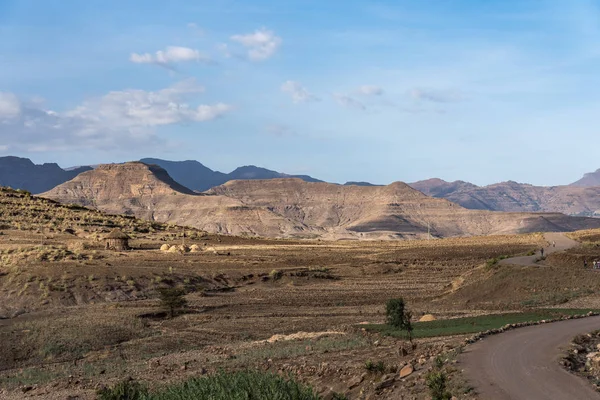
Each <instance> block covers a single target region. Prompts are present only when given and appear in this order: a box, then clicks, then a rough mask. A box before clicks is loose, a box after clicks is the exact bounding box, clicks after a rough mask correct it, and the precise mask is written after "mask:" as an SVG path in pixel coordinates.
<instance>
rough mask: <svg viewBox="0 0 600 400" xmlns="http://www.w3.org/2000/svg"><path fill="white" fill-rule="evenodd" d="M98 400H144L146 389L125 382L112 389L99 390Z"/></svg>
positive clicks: (146, 395) (129, 381)
mask: <svg viewBox="0 0 600 400" xmlns="http://www.w3.org/2000/svg"><path fill="white" fill-rule="evenodd" d="M97 394H98V400H146V399H148V389H146V387H145V386H143V385H141V384H139V383H137V382H135V381H132V380H125V381H122V382H119V383H117V384H116V385H115V386H113V387H112V388H110V389H109V388H105V389H100V390H99V391H98V393H97Z"/></svg>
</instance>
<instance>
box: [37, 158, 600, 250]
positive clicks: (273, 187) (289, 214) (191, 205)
mask: <svg viewBox="0 0 600 400" xmlns="http://www.w3.org/2000/svg"><path fill="white" fill-rule="evenodd" d="M43 196H44V197H47V198H50V199H54V200H58V201H60V202H62V203H76V204H81V205H84V206H89V207H94V208H97V209H99V210H102V211H105V212H108V213H114V214H129V215H135V216H136V217H139V218H143V219H148V220H152V221H161V222H168V223H173V224H178V225H189V226H194V227H196V228H199V229H202V230H205V231H208V232H213V233H225V234H238V235H240V234H245V235H251V236H261V237H295V238H317V237H320V238H323V239H393V238H424V237H426V236H427V232H428V229H430V231H431V233H432V234H433V235H434V236H438V237H450V236H471V235H489V234H510V233H526V232H537V231H572V230H577V229H584V228H594V227H599V226H600V220H597V219H586V218H569V217H566V216H564V215H561V214H549V213H546V214H526V213H495V212H487V211H472V210H467V209H464V208H462V207H460V206H457V205H456V204H453V203H451V202H448V201H446V200H443V199H434V198H430V197H427V196H425V195H423V194H422V193H420V192H418V191H416V190H414V189H412V188H410V187H409V186H408V185H406V184H404V183H401V182H396V183H393V184H391V185H388V186H370V187H366V186H340V185H335V184H330V183H313V182H305V181H303V180H301V179H272V180H249V181H231V182H228V183H227V184H225V185H222V186H218V187H216V188H213V189H211V190H210V191H208V192H206V193H203V194H202V195H194V194H190V193H189V191H185V190H183V189H181V188H180V187H178V184H177V183H176V182H175V181H173V180H172V179H170V177H169V176H168V174H167V173H166V172H165V171H164V170H163V169H161V168H160V167H158V166H148V165H146V164H143V163H139V162H136V163H126V164H120V165H106V166H100V167H98V168H97V169H95V170H93V171H89V172H85V173H82V174H80V175H79V176H77V177H76V178H74V179H73V180H71V181H69V182H66V183H64V184H62V185H59V186H58V187H56V188H54V189H53V190H51V191H49V192H47V193H45V194H43Z"/></svg>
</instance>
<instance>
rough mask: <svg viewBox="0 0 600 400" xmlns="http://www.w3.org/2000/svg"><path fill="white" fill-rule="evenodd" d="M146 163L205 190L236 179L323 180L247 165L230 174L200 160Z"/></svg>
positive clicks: (187, 185)
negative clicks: (210, 166)
mask: <svg viewBox="0 0 600 400" xmlns="http://www.w3.org/2000/svg"><path fill="white" fill-rule="evenodd" d="M140 161H141V162H143V163H145V164H155V165H158V166H160V167H162V168H164V169H165V170H166V171H167V172H168V173H169V175H171V177H172V178H173V179H175V180H176V181H177V182H179V183H181V184H182V185H184V186H186V187H188V188H190V189H192V190H195V191H198V192H204V191H206V190H208V189H210V188H212V187H215V186H219V185H222V184H224V183H225V182H228V181H232V180H236V179H277V178H287V177H293V178H300V179H302V180H305V181H307V182H322V181H320V180H318V179H315V178H313V177H311V176H308V175H287V174H284V173H281V172H277V171H272V170H270V169H266V168H261V167H256V166H254V165H246V166H243V167H238V168H236V169H235V170H233V171H232V172H230V173H228V174H224V173H223V172H219V171H213V170H212V169H210V168H208V167H206V166H204V165H203V164H201V163H199V162H198V161H191V160H188V161H167V160H161V159H159V158H143V159H141V160H140Z"/></svg>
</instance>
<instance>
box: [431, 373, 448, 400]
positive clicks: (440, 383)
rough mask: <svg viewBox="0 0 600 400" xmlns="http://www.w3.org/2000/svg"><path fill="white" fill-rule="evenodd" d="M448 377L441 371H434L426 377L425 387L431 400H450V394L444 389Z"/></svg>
mask: <svg viewBox="0 0 600 400" xmlns="http://www.w3.org/2000/svg"><path fill="white" fill-rule="evenodd" d="M447 381H448V377H447V376H446V373H445V372H443V371H434V372H431V373H430V374H429V375H427V387H428V388H429V394H430V395H431V400H450V399H451V398H452V394H451V393H450V392H448V390H447V389H446V383H447Z"/></svg>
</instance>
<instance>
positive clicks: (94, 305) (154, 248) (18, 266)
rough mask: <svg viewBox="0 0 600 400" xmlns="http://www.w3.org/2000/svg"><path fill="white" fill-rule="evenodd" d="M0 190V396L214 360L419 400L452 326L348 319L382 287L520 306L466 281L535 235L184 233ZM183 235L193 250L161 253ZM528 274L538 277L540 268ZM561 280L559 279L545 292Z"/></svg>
mask: <svg viewBox="0 0 600 400" xmlns="http://www.w3.org/2000/svg"><path fill="white" fill-rule="evenodd" d="M10 193H11V194H13V195H14V196H15V197H9V198H7V197H2V196H0V202H3V203H1V205H2V209H1V211H2V214H1V215H0V222H1V223H2V224H3V226H2V228H3V229H2V230H1V233H2V234H1V235H0V252H1V257H2V258H1V260H2V265H1V266H0V355H1V357H0V398H9V399H10V398H14V399H20V398H24V397H28V396H32V397H37V398H48V399H52V398H56V399H65V398H67V396H78V397H71V398H81V399H88V398H89V399H93V398H95V391H96V390H97V389H98V388H99V387H101V386H103V385H110V384H113V383H115V382H117V381H119V380H121V379H123V378H124V377H128V376H131V377H133V378H135V379H139V380H141V381H145V382H150V384H151V385H163V384H165V383H169V382H174V381H180V380H182V379H184V378H186V377H189V376H198V375H201V374H206V373H211V372H214V371H217V370H218V369H220V368H225V369H227V370H229V369H245V368H259V369H265V370H270V371H273V372H280V373H292V374H294V375H296V376H298V377H299V379H300V380H302V381H304V382H307V383H309V384H311V385H313V386H314V387H315V388H317V389H318V390H319V391H320V392H322V393H323V394H324V395H325V398H333V397H332V393H333V392H340V393H346V394H347V395H348V398H352V399H354V398H389V399H396V398H397V399H400V398H405V399H407V398H415V399H421V398H422V399H425V398H427V396H428V395H427V389H426V387H425V380H424V377H425V375H426V373H427V372H428V369H430V368H431V366H432V364H433V362H434V359H435V356H436V355H438V354H440V353H442V352H446V353H445V355H444V359H448V362H449V363H450V365H453V364H452V360H453V357H454V356H455V354H454V353H453V352H452V350H451V349H452V348H453V347H455V346H456V345H458V344H460V343H461V342H462V340H463V337H452V338H439V339H420V340H419V341H418V346H417V348H416V349H415V350H412V349H410V348H409V347H408V345H407V344H406V343H404V342H403V341H401V340H399V339H395V338H391V337H382V336H380V335H378V334H374V333H367V332H365V331H363V330H362V329H360V323H362V322H371V323H376V322H382V321H383V319H384V315H383V311H384V305H385V302H386V301H387V300H388V299H390V298H394V297H403V298H404V299H405V300H406V301H407V302H408V304H409V307H410V308H411V310H412V311H413V312H414V314H415V317H416V318H418V317H419V316H420V315H422V314H426V313H433V314H434V315H435V316H436V317H437V318H446V317H454V316H460V315H474V314H482V313H486V312H489V311H490V310H497V309H498V305H499V304H501V305H502V307H503V309H504V310H510V309H512V310H519V309H522V308H523V307H528V305H527V304H525V303H523V301H522V299H521V297H520V296H521V295H520V294H518V295H516V297H514V299H513V298H512V297H511V296H512V294H511V293H509V292H508V291H507V290H510V289H508V288H506V287H505V288H504V290H505V292H504V297H503V299H502V301H500V300H490V299H489V298H488V297H486V294H485V293H483V292H480V291H478V289H477V288H478V287H479V286H478V285H473V282H476V281H477V282H479V283H485V282H495V280H500V281H502V279H505V278H502V279H501V277H502V276H503V275H502V274H505V272H504V271H510V269H508V267H507V269H506V270H504V269H503V268H498V267H494V266H492V267H489V266H488V260H490V259H492V258H496V257H501V256H511V255H519V254H526V253H528V252H529V251H531V250H533V249H535V248H538V247H539V246H540V245H541V244H542V243H543V237H542V235H539V234H530V235H514V236H492V237H474V238H462V239H444V240H431V241H386V242H379V241H377V242H376V241H372V242H356V241H338V242H325V241H285V240H258V239H245V238H236V237H226V236H212V235H206V234H204V233H202V232H199V231H194V230H186V238H185V239H184V238H183V237H182V232H183V230H182V229H181V228H178V227H172V226H166V225H161V224H151V223H148V222H143V221H138V220H134V219H130V218H125V217H114V216H106V215H103V214H100V213H95V212H93V211H89V210H81V209H78V208H75V209H66V208H64V207H61V206H56V207H55V206H54V205H53V204H52V203H50V202H46V201H42V200H38V199H32V198H28V196H26V195H22V197H21V194H18V195H17V194H14V193H12V192H10ZM32 207H35V208H36V211H35V212H33V211H31V209H32ZM8 212H10V215H8V214H7V213H8ZM44 214H47V215H48V216H49V219H47V218H46V217H44V216H43V215H44ZM58 217H60V218H62V219H58ZM44 221H46V222H44ZM115 226H119V227H121V228H122V229H123V230H124V231H125V232H127V233H128V234H129V235H131V236H132V237H133V239H132V240H131V245H132V247H133V248H134V249H133V250H131V251H126V252H112V251H107V250H104V248H103V242H102V240H101V238H102V237H103V235H105V234H106V233H108V232H109V231H110V229H112V228H113V227H115ZM42 228H43V229H42ZM183 240H185V242H186V245H192V244H196V245H198V246H199V247H200V249H201V251H199V252H196V253H166V252H161V251H160V250H159V248H160V246H161V245H163V244H165V243H167V244H170V245H171V244H174V245H177V244H181V242H182V241H183ZM557 256H558V255H557ZM549 268H550V267H549ZM569 268H570V269H572V270H573V271H575V270H576V269H577V267H576V266H572V267H569ZM531 271H533V272H528V273H527V276H533V277H535V279H534V280H535V282H537V281H540V282H541V281H543V276H544V274H545V273H546V272H545V271H544V270H542V269H541V268H533V269H531ZM563 272H564V271H563ZM563 275H565V274H564V273H563ZM567 275H568V274H567ZM509 276H510V275H509ZM519 276H520V275H519ZM599 276H600V274H599ZM532 279H533V278H532ZM514 281H515V280H512V282H514ZM563 281H564V280H560V279H559V277H558V275H557V277H556V281H553V280H550V283H547V284H546V288H547V289H548V290H556V289H557V287H562V284H563ZM490 285H492V284H490ZM494 285H495V284H493V285H492V286H494ZM552 285H554V286H552ZM174 286H177V287H183V288H185V289H186V291H187V292H188V294H187V295H186V298H187V300H188V302H189V308H188V310H187V312H186V313H185V314H183V315H179V316H177V317H175V318H174V319H169V318H167V317H166V313H165V312H164V311H163V309H162V308H160V306H159V302H158V300H157V293H156V291H157V289H159V288H162V287H174ZM484 287H485V286H484ZM490 288H491V286H490ZM494 289H497V288H496V286H494ZM490 290H491V289H490ZM498 290H500V289H498ZM531 290H535V288H533V289H531V288H530V292H531ZM494 293H496V294H495V295H494V296H497V297H493V296H492V297H493V298H494V299H496V298H497V299H500V294H498V293H499V292H498V291H495V292H494ZM516 293H520V292H518V291H517V292H516ZM529 294H531V293H529ZM585 295H586V296H588V295H593V293H591V292H585ZM544 301H545V302H544V303H543V304H540V305H544V306H547V305H554V304H553V303H552V302H553V300H552V299H545V300H544ZM572 301H575V300H572ZM559 303H560V302H556V304H559ZM300 332H306V334H304V333H300ZM274 335H281V336H277V337H273V336H274ZM287 335H292V336H287ZM269 339H271V340H269ZM288 339H289V340H288ZM368 361H372V362H373V363H377V362H379V361H382V362H383V370H381V368H379V370H375V371H367V369H365V364H366V363H367V362H368ZM407 363H411V364H413V365H414V366H415V372H414V373H413V374H411V375H410V376H408V377H407V378H404V379H401V380H396V381H395V382H392V384H390V385H389V386H386V383H385V382H387V378H389V375H388V374H390V373H391V372H394V371H398V370H400V369H401V368H402V367H403V366H404V365H405V364H407ZM452 384H453V385H460V382H458V383H457V382H456V381H455V380H453V383H452ZM464 389H465V388H464V387H456V388H455V391H457V392H460V393H462V392H464V391H465V390H464ZM40 396H41V397H40ZM327 396H329V397H327ZM464 396H466V397H461V398H467V397H468V396H469V395H468V394H467V395H464Z"/></svg>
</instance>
